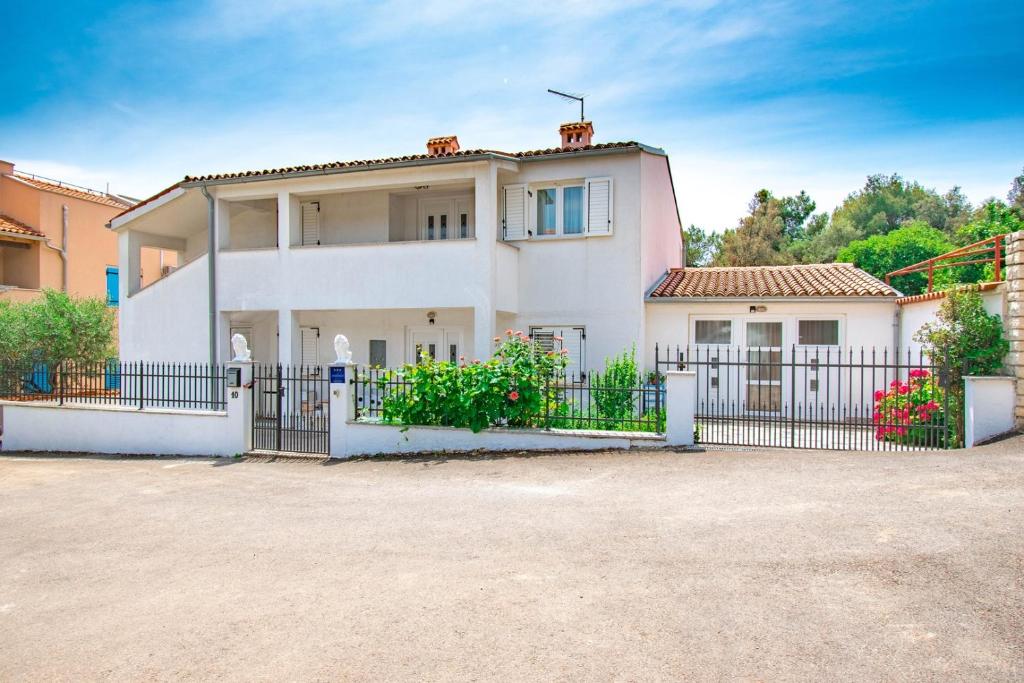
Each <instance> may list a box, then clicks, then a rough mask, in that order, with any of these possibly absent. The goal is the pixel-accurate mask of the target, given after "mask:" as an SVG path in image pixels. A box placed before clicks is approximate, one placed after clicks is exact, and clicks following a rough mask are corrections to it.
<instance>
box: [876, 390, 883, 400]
mask: <svg viewBox="0 0 1024 683" xmlns="http://www.w3.org/2000/svg"><path fill="white" fill-rule="evenodd" d="M883 398H885V392H884V391H882V390H881V389H879V390H878V391H876V392H875V400H876V401H881V400H882V399H883Z"/></svg>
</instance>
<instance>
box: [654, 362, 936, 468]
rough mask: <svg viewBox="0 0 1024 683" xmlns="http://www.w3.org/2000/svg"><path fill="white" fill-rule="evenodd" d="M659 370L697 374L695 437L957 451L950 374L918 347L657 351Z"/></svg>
mask: <svg viewBox="0 0 1024 683" xmlns="http://www.w3.org/2000/svg"><path fill="white" fill-rule="evenodd" d="M655 355H656V357H657V368H658V374H659V375H663V374H664V373H665V372H667V371H671V370H690V371H693V372H695V374H696V379H697V387H696V394H697V395H696V399H697V402H696V412H695V416H694V417H695V423H696V430H697V435H696V436H697V442H698V443H704V444H720V445H729V446H762V447H776V448H808V449H835V450H886V451H892V450H922V449H935V448H949V447H952V445H953V444H952V439H953V436H954V434H953V429H952V428H951V423H950V422H949V409H950V405H949V403H950V402H949V396H948V392H947V391H946V387H947V384H948V380H949V372H948V370H947V368H946V367H945V365H944V364H942V363H939V362H935V361H933V360H932V359H930V358H929V357H928V356H927V355H924V354H921V353H920V352H911V351H905V352H896V353H893V352H890V351H888V350H884V349H883V350H879V351H875V350H874V349H870V350H868V349H862V350H853V349H846V350H844V349H839V348H836V347H803V346H790V347H781V346H771V347H736V346H724V345H723V346H718V345H700V346H690V347H670V348H664V347H663V348H660V349H659V348H658V347H655Z"/></svg>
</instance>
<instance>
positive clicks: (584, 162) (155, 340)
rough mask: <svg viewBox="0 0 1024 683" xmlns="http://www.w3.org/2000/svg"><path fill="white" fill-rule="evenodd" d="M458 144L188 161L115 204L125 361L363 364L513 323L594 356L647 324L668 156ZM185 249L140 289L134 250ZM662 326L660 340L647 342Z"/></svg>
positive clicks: (460, 342) (482, 350)
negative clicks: (130, 201) (243, 358)
mask: <svg viewBox="0 0 1024 683" xmlns="http://www.w3.org/2000/svg"><path fill="white" fill-rule="evenodd" d="M559 134H560V137H561V139H560V144H559V146H558V147H553V148H551V149H544V150H535V151H526V152H500V151H494V150H483V149H477V150H463V149H460V148H459V143H458V140H457V138H455V137H454V136H451V137H444V138H432V139H431V140H429V141H428V142H427V153H426V154H417V155H412V156H406V157H398V158H388V159H374V160H366V161H348V162H336V163H327V164H317V165H311V166H297V167H291V168H280V169H266V170H256V171H246V172H240V173H229V174H222V175H206V176H198V177H186V178H185V179H184V180H182V181H181V182H179V183H176V184H174V185H172V186H171V187H169V188H167V189H166V190H164V191H163V192H161V193H159V194H157V195H155V196H154V197H152V198H150V199H149V200H147V201H145V202H143V203H142V204H140V205H138V206H136V207H134V208H132V209H131V210H129V211H126V212H124V213H123V214H121V215H120V216H118V217H116V218H115V219H114V220H113V221H111V224H110V226H111V228H112V229H113V230H114V231H116V232H117V233H118V235H119V248H120V262H121V273H122V277H121V280H120V287H121V292H120V300H121V317H120V343H121V357H122V358H124V359H127V360H137V359H139V360H162V361H206V360H211V359H212V360H214V361H217V362H221V361H224V360H225V359H227V358H229V354H230V339H231V337H232V335H233V334H235V333H240V334H242V335H244V336H245V337H246V338H247V339H248V340H249V343H250V348H251V349H252V352H253V358H254V359H255V360H257V361H260V362H270V363H273V362H280V363H282V364H292V365H296V364H304V365H319V364H324V363H327V362H330V361H331V360H332V358H333V349H332V345H331V343H330V340H332V339H333V338H334V335H336V334H338V333H344V334H345V335H347V336H348V338H349V340H350V342H351V345H352V350H353V355H354V359H355V361H356V362H359V363H367V364H371V365H381V366H392V367H393V366H397V365H399V364H401V363H403V362H409V361H412V360H414V358H415V357H416V354H417V351H418V350H424V351H427V352H428V353H430V354H431V355H433V356H435V357H437V358H443V359H458V358H460V357H462V356H465V357H466V358H467V359H468V360H472V359H474V358H479V359H485V358H488V357H489V356H490V354H491V352H492V350H493V348H494V338H495V337H496V336H500V335H502V334H503V333H504V331H505V330H506V329H508V328H511V329H514V330H523V331H529V332H531V333H532V334H534V335H535V336H536V337H538V338H545V339H546V338H550V337H554V336H560V337H562V338H563V339H564V344H565V346H566V347H567V348H568V349H569V351H570V353H571V357H572V363H573V370H574V371H575V372H580V373H585V372H587V371H588V369H590V368H596V367H600V365H601V364H602V363H603V359H604V358H605V357H608V356H612V355H615V354H617V353H619V352H621V351H622V350H623V349H627V348H629V347H631V346H632V345H633V344H634V343H635V344H636V345H637V348H638V351H639V352H641V353H642V351H643V348H644V346H645V344H646V343H647V340H646V338H645V329H646V321H645V315H646V307H645V303H644V302H645V294H646V293H647V290H648V288H649V287H650V286H651V285H652V283H655V282H656V281H658V280H659V278H661V277H662V276H663V275H664V274H665V273H666V272H667V271H668V270H669V269H671V268H675V267H678V266H680V265H681V251H682V238H681V231H680V221H679V214H678V210H677V205H676V198H675V193H674V189H673V186H672V178H671V174H670V169H669V161H668V157H667V156H666V155H665V153H664V152H663V151H662V150H660V149H656V148H653V147H649V146H647V145H643V144H640V143H637V142H620V143H607V144H593V142H592V139H591V138H592V135H593V127H592V125H591V124H590V123H589V122H581V123H574V124H565V125H563V126H561V127H560V130H559ZM147 248H150V249H151V248H159V249H164V250H172V251H175V252H177V254H178V262H179V263H181V264H183V265H181V266H180V267H179V268H177V269H176V270H174V271H173V272H172V273H170V274H169V275H168V276H167V277H165V278H163V279H161V280H159V281H157V282H155V283H152V284H150V285H149V286H146V287H142V286H141V279H140V277H139V270H140V258H141V257H140V254H141V253H142V250H143V249H147ZM654 341H655V340H650V342H651V343H652V344H653V342H654Z"/></svg>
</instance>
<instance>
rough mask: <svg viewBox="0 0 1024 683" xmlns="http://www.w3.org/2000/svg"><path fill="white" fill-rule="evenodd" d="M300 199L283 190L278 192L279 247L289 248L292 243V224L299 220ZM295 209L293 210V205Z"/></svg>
mask: <svg viewBox="0 0 1024 683" xmlns="http://www.w3.org/2000/svg"><path fill="white" fill-rule="evenodd" d="M298 201H299V200H298V199H295V200H294V201H293V197H292V195H291V194H290V193H289V192H288V191H286V190H282V191H280V192H278V193H277V248H278V249H287V248H288V247H289V246H290V245H291V243H292V226H293V225H294V224H297V222H298V212H299V206H298ZM293 204H294V205H295V206H294V210H293V206H292V205H293Z"/></svg>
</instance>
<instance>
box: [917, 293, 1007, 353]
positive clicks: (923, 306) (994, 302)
mask: <svg viewBox="0 0 1024 683" xmlns="http://www.w3.org/2000/svg"><path fill="white" fill-rule="evenodd" d="M981 298H982V301H983V302H984V305H985V310H986V311H988V312H989V313H990V314H991V315H998V316H999V317H1000V318H1002V319H1003V321H1004V326H1005V321H1006V319H1007V316H1006V285H1005V284H1001V285H999V286H997V287H996V288H995V289H991V290H988V291H984V292H982V293H981ZM943 301H944V299H941V298H939V299H931V300H928V301H914V302H909V303H905V304H901V305H900V307H899V311H900V348H901V349H904V350H906V349H910V350H911V353H913V354H914V355H917V354H918V353H919V352H920V350H921V344H920V343H919V342H916V341H914V335H915V334H916V333H917V331H918V330H920V329H921V327H922V326H923V325H924V324H925V323H929V322H933V321H934V320H935V315H936V313H938V311H939V308H940V307H941V306H942V302H943Z"/></svg>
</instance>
